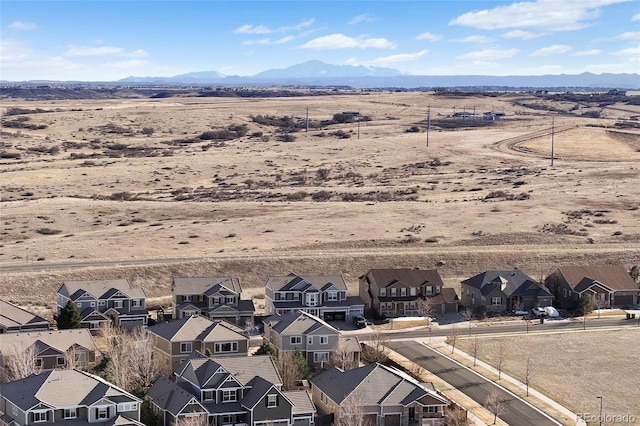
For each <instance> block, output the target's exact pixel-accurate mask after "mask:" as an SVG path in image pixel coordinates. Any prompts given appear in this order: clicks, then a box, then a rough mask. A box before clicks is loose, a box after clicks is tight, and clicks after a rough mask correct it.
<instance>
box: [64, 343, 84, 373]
mask: <svg viewBox="0 0 640 426" xmlns="http://www.w3.org/2000/svg"><path fill="white" fill-rule="evenodd" d="M80 354H81V352H80V351H79V350H78V346H77V345H73V346H71V347H70V348H69V349H67V351H66V352H65V353H64V366H65V368H66V369H68V370H73V369H75V368H81V367H82V362H81V361H80Z"/></svg>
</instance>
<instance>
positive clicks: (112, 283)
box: [57, 279, 149, 330]
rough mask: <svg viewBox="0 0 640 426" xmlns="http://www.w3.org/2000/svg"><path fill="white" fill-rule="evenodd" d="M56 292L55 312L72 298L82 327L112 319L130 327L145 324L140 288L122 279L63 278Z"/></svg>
mask: <svg viewBox="0 0 640 426" xmlns="http://www.w3.org/2000/svg"><path fill="white" fill-rule="evenodd" d="M57 293H58V294H57V307H58V313H60V311H61V310H62V308H64V306H65V305H66V304H67V302H68V301H72V302H73V303H75V304H76V305H77V306H78V309H80V316H81V322H80V325H81V326H82V327H85V328H89V329H91V330H97V329H99V328H100V325H101V324H106V323H109V322H112V323H113V324H114V325H117V326H119V327H123V328H128V329H132V328H135V327H140V326H146V325H147V324H148V320H149V312H148V311H147V309H146V296H145V294H144V291H143V290H142V289H141V288H134V287H131V284H129V281H127V280H125V279H114V280H94V281H65V282H63V283H62V285H61V286H60V288H59V289H58V292H57Z"/></svg>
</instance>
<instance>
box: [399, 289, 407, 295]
mask: <svg viewBox="0 0 640 426" xmlns="http://www.w3.org/2000/svg"><path fill="white" fill-rule="evenodd" d="M406 295H407V289H406V288H404V287H403V288H401V289H400V296H406Z"/></svg>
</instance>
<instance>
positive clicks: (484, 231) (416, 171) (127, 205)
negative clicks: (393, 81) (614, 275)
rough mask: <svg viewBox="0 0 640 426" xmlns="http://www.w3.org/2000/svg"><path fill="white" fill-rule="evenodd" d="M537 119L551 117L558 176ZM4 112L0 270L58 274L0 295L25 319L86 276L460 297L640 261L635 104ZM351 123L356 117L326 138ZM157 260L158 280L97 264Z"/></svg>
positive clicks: (372, 101) (99, 103)
mask: <svg viewBox="0 0 640 426" xmlns="http://www.w3.org/2000/svg"><path fill="white" fill-rule="evenodd" d="M540 105H545V108H551V110H553V111H555V112H554V119H553V126H554V130H556V129H557V132H555V133H554V137H553V141H554V149H555V155H556V158H555V162H554V166H553V167H551V166H550V148H551V126H552V119H551V115H550V113H549V112H548V111H545V110H541V109H540ZM427 106H430V121H431V128H430V131H429V132H428V142H429V146H428V147H427V132H426V130H427V126H426V122H427V120H426V118H427ZM0 107H1V108H2V112H3V114H4V115H3V119H2V125H3V127H2V138H1V139H2V140H1V142H0V197H1V200H2V201H1V204H0V207H1V212H0V213H1V216H2V224H1V229H0V268H2V267H3V266H4V267H8V266H12V265H20V264H25V265H27V266H30V267H32V268H34V269H35V268H45V269H38V270H34V271H33V272H30V271H26V270H25V271H26V272H25V271H22V272H7V271H6V270H5V271H3V272H1V273H2V275H1V276H0V294H1V295H2V297H6V298H9V299H11V300H15V301H17V302H19V303H26V302H27V301H30V300H31V301H35V302H38V303H41V304H44V305H46V304H50V303H53V301H54V299H53V294H54V292H55V290H56V288H57V286H59V284H60V281H61V280H64V279H78V278H83V279H84V278H106V277H111V278H113V277H116V276H118V277H124V278H128V279H130V280H131V282H132V283H133V284H134V285H139V286H142V287H144V288H145V290H146V291H147V293H148V295H149V296H151V297H161V296H164V295H167V294H168V293H169V284H170V281H171V276H172V274H180V275H200V276H203V275H235V276H239V277H240V278H241V280H242V282H243V285H244V287H246V288H256V289H259V288H260V287H261V286H263V285H264V282H265V280H266V277H267V276H268V275H269V274H278V275H279V274H286V273H289V272H291V271H294V272H297V273H300V274H305V273H327V274H334V273H340V274H344V275H345V278H346V279H347V282H348V283H349V286H350V288H351V290H352V292H353V293H355V292H356V286H357V277H358V276H359V275H361V274H363V273H365V272H366V270H367V269H368V268H373V267H400V266H401V267H416V266H419V267H422V268H439V270H440V272H441V275H442V276H443V278H444V279H445V282H446V283H447V284H448V285H451V286H454V287H455V286H456V285H458V282H459V280H460V279H463V278H466V277H469V276H471V275H473V274H476V273H478V272H481V271H482V270H485V269H495V268H513V267H518V268H521V269H523V270H525V271H526V272H528V273H529V274H531V275H532V276H534V277H536V278H538V277H540V276H542V275H545V274H548V273H549V272H551V271H552V270H553V268H555V267H556V266H558V265H560V264H569V263H592V264H593V263H623V264H625V265H626V266H627V267H630V266H632V265H633V264H637V263H640V250H639V249H638V247H639V246H640V210H639V209H638V207H639V206H640V200H639V198H638V195H640V190H638V182H640V152H639V151H638V150H639V149H640V130H638V129H637V117H638V116H640V106H636V105H627V104H620V103H616V104H614V105H611V106H603V107H598V105H597V104H595V106H594V105H586V104H584V103H581V104H580V109H579V110H577V111H576V110H575V108H577V107H575V104H574V105H573V106H572V105H571V104H570V103H567V102H560V101H558V102H555V103H554V101H552V100H544V99H542V100H541V99H540V98H537V97H535V96H534V95H531V94H522V93H510V94H500V95H491V96H488V95H479V94H478V95H473V94H471V95H466V96H458V95H456V96H454V95H451V94H434V93H418V92H409V93H403V92H389V91H379V92H366V91H353V92H351V91H336V92H335V94H331V95H324V96H314V95H313V93H311V92H310V93H309V95H308V96H297V97H283V98H276V97H274V98H239V97H238V98H226V97H198V96H174V97H166V98H157V99H151V98H149V97H142V96H140V95H136V94H135V93H134V94H132V95H131V97H130V98H128V99H104V100H82V99H79V100H76V99H74V100H24V99H10V98H3V99H1V105H0ZM18 109H22V110H23V111H20V110H18ZM307 110H308V114H309V122H310V125H309V131H308V132H307V131H306V126H305V125H306V123H305V120H306V115H307ZM346 110H350V111H359V112H360V116H358V117H356V118H355V121H354V122H347V123H335V122H333V121H332V120H333V119H334V118H335V117H334V114H337V113H341V112H342V111H346ZM594 110H597V111H598V114H599V115H600V118H587V117H585V116H582V115H581V114H582V113H583V111H594ZM454 111H455V112H460V111H465V112H469V111H476V112H477V113H478V114H479V113H481V112H485V111H499V112H504V113H505V117H504V119H503V120H497V121H491V122H477V121H474V120H462V119H454V118H451V117H449V116H451V115H452V114H453V113H454ZM291 123H295V124H297V125H298V126H299V127H301V128H300V129H299V130H298V131H293V130H292V129H291V127H292V124H291ZM300 123H302V125H301V126H300ZM621 124H623V126H621ZM287 126H288V128H287ZM634 126H636V127H634ZM223 139H227V140H223ZM146 259H155V260H157V261H159V262H160V263H156V264H152V265H136V266H120V267H115V268H112V267H111V266H109V265H104V264H102V263H101V262H104V261H112V260H119V261H125V260H127V261H130V260H140V261H141V262H142V261H144V260H146ZM162 259H166V260H167V262H166V263H164V264H163V260H162ZM173 259H182V260H184V261H183V262H178V263H175V262H174V263H170V261H171V260H173ZM68 262H86V263H85V264H83V266H85V267H83V268H76V269H68V270H62V269H59V264H61V263H68ZM47 265H50V269H49V270H47V269H46V267H47Z"/></svg>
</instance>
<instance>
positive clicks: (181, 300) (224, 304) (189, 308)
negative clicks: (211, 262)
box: [171, 277, 255, 327]
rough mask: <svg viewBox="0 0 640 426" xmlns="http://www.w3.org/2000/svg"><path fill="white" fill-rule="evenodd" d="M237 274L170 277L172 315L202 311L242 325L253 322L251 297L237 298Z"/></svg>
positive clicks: (238, 287)
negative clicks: (230, 275) (245, 298)
mask: <svg viewBox="0 0 640 426" xmlns="http://www.w3.org/2000/svg"><path fill="white" fill-rule="evenodd" d="M241 293H242V287H241V285H240V280H239V279H238V278H232V277H206V278H181V277H176V278H174V279H173V283H172V285H171V294H172V297H173V318H174V319H178V318H182V317H185V316H189V315H196V314H198V315H202V316H205V317H207V318H209V319H212V320H218V319H220V320H225V321H228V322H232V323H234V324H236V325H239V326H241V327H244V326H245V325H247V324H253V316H254V313H255V308H254V306H253V301H252V300H244V299H241V298H240V296H241Z"/></svg>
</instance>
